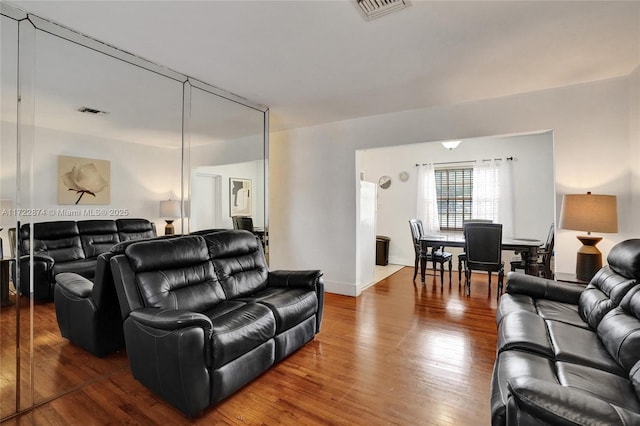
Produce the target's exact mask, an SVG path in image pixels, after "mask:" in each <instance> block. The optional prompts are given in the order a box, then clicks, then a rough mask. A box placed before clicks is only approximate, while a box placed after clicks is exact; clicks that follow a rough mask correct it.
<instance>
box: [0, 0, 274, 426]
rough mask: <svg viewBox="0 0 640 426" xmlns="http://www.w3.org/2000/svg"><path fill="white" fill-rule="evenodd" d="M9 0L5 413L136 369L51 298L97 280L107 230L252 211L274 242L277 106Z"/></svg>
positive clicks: (5, 34)
mask: <svg viewBox="0 0 640 426" xmlns="http://www.w3.org/2000/svg"><path fill="white" fill-rule="evenodd" d="M0 5H1V6H2V26H1V27H0V28H1V31H2V34H1V35H2V46H1V47H2V49H1V54H2V58H1V59H2V61H1V62H0V63H1V64H2V74H1V76H2V81H1V83H2V86H1V89H2V92H1V93H2V111H1V113H2V116H1V118H2V127H1V131H2V135H1V136H2V139H1V145H0V154H1V156H0V191H1V192H0V201H1V203H2V205H1V206H0V208H1V209H2V212H3V215H2V216H0V217H1V218H2V223H1V224H0V227H1V228H2V230H0V236H1V237H2V239H3V243H4V244H3V249H4V250H3V259H2V260H3V263H2V265H3V268H2V274H3V275H2V276H3V281H2V284H3V287H2V291H3V292H4V291H5V287H6V290H7V291H6V294H5V293H2V295H3V298H2V306H0V321H1V324H0V328H1V330H0V331H1V334H0V368H1V374H0V420H2V419H6V418H8V417H11V416H12V415H14V414H15V413H19V412H24V411H26V410H29V409H30V408H31V407H33V406H34V405H37V404H41V403H44V402H47V401H50V400H53V399H55V398H56V397H58V396H60V395H64V394H66V393H69V392H71V391H73V390H75V389H80V388H82V387H83V386H85V385H87V384H88V383H91V382H93V381H95V380H96V379H98V378H102V377H108V376H109V375H110V374H113V373H114V372H117V371H126V370H127V366H128V360H127V356H126V348H124V347H119V348H117V349H114V350H109V351H106V352H105V353H100V354H96V353H92V352H91V350H87V348H86V347H83V345H81V344H77V343H72V342H71V341H70V339H69V338H68V336H67V334H68V332H67V331H65V330H66V329H65V327H70V325H69V324H71V327H76V328H78V327H83V326H84V325H85V324H84V323H83V321H75V322H74V320H73V319H72V318H71V319H70V320H68V321H66V322H64V321H62V322H61V321H60V318H63V317H65V315H68V312H70V311H69V310H68V309H67V308H66V307H64V306H63V305H61V304H60V303H57V301H56V300H54V299H56V297H57V296H55V295H56V289H58V291H59V290H60V284H59V282H58V281H59V280H56V278H55V277H56V276H58V275H59V274H60V273H62V272H76V273H78V274H80V275H81V276H84V277H85V278H87V279H88V281H87V282H88V283H89V284H88V285H93V284H91V282H92V281H95V280H97V279H98V278H97V277H96V275H95V273H96V261H97V256H98V255H99V254H100V253H102V252H103V251H104V250H107V249H109V248H110V247H111V246H112V245H113V244H115V243H117V242H118V241H121V240H122V238H124V237H122V236H121V235H120V234H118V236H115V234H113V233H110V232H106V231H105V227H106V228H109V227H110V226H113V223H114V222H115V221H118V220H121V219H142V220H144V221H147V222H148V223H149V225H150V226H151V227H152V228H153V229H155V234H156V235H158V236H161V235H164V234H165V233H176V234H181V233H189V232H191V231H202V230H206V229H212V228H214V229H219V228H225V229H231V228H233V227H234V223H233V221H232V216H242V217H245V218H247V217H249V218H251V219H252V221H253V227H254V228H255V231H256V232H257V233H259V234H260V235H261V236H263V237H264V239H265V240H266V230H267V229H268V221H267V211H266V199H267V196H266V188H267V182H266V176H267V168H266V161H267V159H266V152H267V143H268V141H267V137H266V132H267V131H268V125H267V121H268V110H267V108H265V107H262V106H260V105H256V104H253V103H251V102H250V101H247V100H245V99H242V98H240V97H238V96H236V95H233V94H231V93H227V92H225V91H223V90H221V89H218V88H215V87H214V86H210V85H208V84H206V83H203V82H200V81H198V80H194V79H191V78H190V77H189V76H187V75H184V74H180V73H178V72H175V71H173V70H169V69H166V68H163V67H162V66H160V65H157V64H153V63H151V62H147V61H146V60H144V59H141V58H138V57H136V56H134V55H131V54H128V53H126V52H125V51H123V50H120V49H117V48H113V47H111V46H107V45H105V44H102V43H100V42H99V41H96V40H93V39H90V38H88V37H86V36H83V35H80V34H78V33H76V32H74V31H73V30H70V29H67V28H64V27H61V26H58V25H55V24H52V23H51V22H49V21H46V20H43V19H41V18H39V17H37V16H33V15H28V14H25V13H22V12H21V11H19V10H18V9H14V8H12V7H8V6H7V5H6V4H4V3H0ZM194 54H195V53H194ZM80 223H82V224H84V225H82V226H81V225H80ZM110 224H111V225H110ZM10 228H13V229H14V230H15V232H13V231H12V235H14V238H13V241H14V242H15V243H16V247H15V250H14V251H10V247H11V245H10V244H9V241H10V237H9V232H8V230H9V229H10ZM116 228H117V227H116ZM96 229H99V230H98V231H96ZM70 230H71V231H70ZM92 230H93V231H92ZM112 234H113V235H112ZM87 241H91V243H87ZM54 258H57V260H56V259H54ZM56 261H57V263H56ZM69 261H72V262H75V265H74V267H73V270H70V271H67V270H66V269H65V265H66V262H69ZM52 265H55V266H52ZM5 266H6V267H5ZM5 272H6V274H5ZM5 276H6V280H5ZM43 276H46V277H45V278H47V279H46V280H43ZM94 277H95V278H94ZM5 283H6V284H7V285H6V286H5ZM111 303H117V299H115V300H111ZM118 317H119V316H118ZM65 324H66V325H65ZM63 335H64V337H63ZM106 338H109V337H108V336H107V337H106Z"/></svg>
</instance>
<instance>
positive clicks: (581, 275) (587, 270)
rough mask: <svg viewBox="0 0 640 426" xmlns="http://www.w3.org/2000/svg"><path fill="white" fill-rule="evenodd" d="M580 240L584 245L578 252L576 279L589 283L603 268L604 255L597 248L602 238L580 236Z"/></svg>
mask: <svg viewBox="0 0 640 426" xmlns="http://www.w3.org/2000/svg"><path fill="white" fill-rule="evenodd" d="M578 239H579V240H580V242H581V243H582V247H580V249H579V250H578V257H577V258H576V278H578V279H579V280H582V281H586V282H589V281H591V278H593V276H594V275H595V274H596V272H598V271H599V270H600V268H602V253H601V252H600V250H598V248H597V247H596V244H598V243H599V242H600V241H601V240H602V237H592V236H590V235H579V236H578Z"/></svg>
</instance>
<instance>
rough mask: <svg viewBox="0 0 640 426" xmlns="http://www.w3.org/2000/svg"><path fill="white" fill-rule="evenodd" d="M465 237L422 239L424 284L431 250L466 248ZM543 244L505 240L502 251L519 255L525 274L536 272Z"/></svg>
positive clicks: (421, 252)
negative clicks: (532, 266) (533, 266)
mask: <svg viewBox="0 0 640 426" xmlns="http://www.w3.org/2000/svg"><path fill="white" fill-rule="evenodd" d="M464 244H465V241H464V236H463V235H461V234H431V235H423V236H421V237H420V259H421V262H420V279H421V280H422V282H424V277H425V269H426V259H427V254H428V252H429V248H431V250H434V249H440V248H442V249H443V250H444V248H445V247H459V248H464ZM542 244H543V242H542V241H540V240H537V239H534V238H507V237H505V238H503V239H502V250H503V251H505V250H507V251H514V252H516V253H519V254H520V256H521V257H522V260H523V262H524V265H525V273H527V274H528V273H530V272H531V271H533V270H535V268H531V265H533V262H535V261H536V260H537V258H538V250H540V249H541V247H542Z"/></svg>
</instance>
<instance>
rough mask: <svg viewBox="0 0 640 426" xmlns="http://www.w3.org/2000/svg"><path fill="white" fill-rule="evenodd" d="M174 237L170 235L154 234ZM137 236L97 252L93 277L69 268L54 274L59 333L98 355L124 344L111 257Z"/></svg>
mask: <svg viewBox="0 0 640 426" xmlns="http://www.w3.org/2000/svg"><path fill="white" fill-rule="evenodd" d="M154 238H157V239H166V238H174V236H173V235H164V236H161V237H154ZM138 241H142V240H140V239H135V240H128V241H123V242H120V243H117V244H116V245H114V246H113V247H111V248H110V249H109V251H107V252H106V253H102V254H100V255H99V256H98V259H97V262H96V272H95V276H94V278H93V280H89V279H87V278H85V277H83V276H81V275H78V274H76V273H72V272H62V273H60V274H58V275H56V276H55V280H56V285H55V289H54V303H55V310H56V320H57V321H58V327H59V328H60V334H61V335H62V337H64V338H66V339H68V340H69V341H70V342H72V343H74V344H75V345H78V346H80V347H81V348H83V349H85V350H87V351H89V352H91V353H92V354H94V355H96V356H97V357H103V356H105V355H109V354H111V353H113V352H115V351H117V350H119V349H121V348H122V347H124V333H123V331H122V317H121V315H120V305H119V304H118V295H117V293H116V288H115V285H114V283H113V274H112V273H111V265H110V260H111V258H112V257H114V256H116V255H119V254H124V250H125V248H127V247H128V246H129V245H131V244H133V243H135V242H138Z"/></svg>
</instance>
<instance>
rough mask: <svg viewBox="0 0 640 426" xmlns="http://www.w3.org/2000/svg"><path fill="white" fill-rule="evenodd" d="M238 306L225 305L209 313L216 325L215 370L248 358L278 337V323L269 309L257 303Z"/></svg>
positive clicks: (213, 336)
mask: <svg viewBox="0 0 640 426" xmlns="http://www.w3.org/2000/svg"><path fill="white" fill-rule="evenodd" d="M237 303H238V302H236V301H231V302H222V303H220V304H218V305H216V306H215V307H214V308H213V309H211V310H209V311H208V312H207V315H209V316H210V318H211V319H212V323H213V334H212V336H211V354H212V365H211V366H212V368H218V367H220V366H221V365H224V364H226V363H228V362H229V361H232V360H234V359H236V358H238V357H239V356H241V355H244V354H246V353H247V352H249V351H251V350H252V349H254V348H257V347H258V346H260V345H261V344H263V343H265V342H266V341H268V340H269V339H271V338H273V336H275V333H276V320H275V318H274V317H273V314H272V313H271V311H270V310H269V308H267V307H266V306H264V305H261V304H258V303H242V304H240V305H237ZM230 307H233V308H232V309H230ZM221 311H222V313H221Z"/></svg>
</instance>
